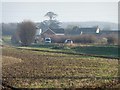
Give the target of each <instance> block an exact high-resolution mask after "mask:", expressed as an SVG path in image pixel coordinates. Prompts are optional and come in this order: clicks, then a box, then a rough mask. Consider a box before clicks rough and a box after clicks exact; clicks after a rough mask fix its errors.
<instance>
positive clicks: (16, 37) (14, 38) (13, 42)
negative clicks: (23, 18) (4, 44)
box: [11, 31, 20, 45]
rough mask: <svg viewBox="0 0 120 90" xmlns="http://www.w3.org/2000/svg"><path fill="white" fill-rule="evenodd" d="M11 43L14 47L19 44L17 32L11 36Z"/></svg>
mask: <svg viewBox="0 0 120 90" xmlns="http://www.w3.org/2000/svg"><path fill="white" fill-rule="evenodd" d="M11 42H12V44H14V45H17V44H20V38H19V34H18V32H17V31H16V32H15V33H14V34H13V35H12V36H11Z"/></svg>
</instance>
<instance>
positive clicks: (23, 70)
mask: <svg viewBox="0 0 120 90" xmlns="http://www.w3.org/2000/svg"><path fill="white" fill-rule="evenodd" d="M2 58H3V62H2V74H3V82H6V83H7V84H9V85H11V86H14V87H18V88H105V87H109V88H110V87H111V88H112V87H119V86H120V84H118V80H117V79H115V78H113V77H118V59H107V58H99V57H92V56H83V55H70V54H62V53H59V54H58V53H54V52H42V51H32V50H24V49H15V48H11V47H3V56H2ZM82 77H83V78H82ZM89 77H91V78H89ZM103 77H104V78H103Z"/></svg>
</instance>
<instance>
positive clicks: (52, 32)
mask: <svg viewBox="0 0 120 90" xmlns="http://www.w3.org/2000/svg"><path fill="white" fill-rule="evenodd" d="M51 35H64V29H62V28H60V29H50V28H49V29H48V30H46V31H44V32H42V33H41V37H42V38H44V37H49V36H51Z"/></svg>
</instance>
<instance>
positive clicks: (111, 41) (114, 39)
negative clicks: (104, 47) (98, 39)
mask: <svg viewBox="0 0 120 90" xmlns="http://www.w3.org/2000/svg"><path fill="white" fill-rule="evenodd" d="M106 38H107V43H108V44H118V37H116V36H114V35H108V36H107V37H106Z"/></svg>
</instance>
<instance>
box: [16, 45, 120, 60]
mask: <svg viewBox="0 0 120 90" xmlns="http://www.w3.org/2000/svg"><path fill="white" fill-rule="evenodd" d="M16 49H21V50H31V51H41V52H51V53H62V54H71V55H83V56H91V57H99V58H108V59H118V60H119V59H120V57H111V56H103V55H95V54H82V53H74V52H63V51H50V50H40V49H34V48H19V47H17V48H16Z"/></svg>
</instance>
